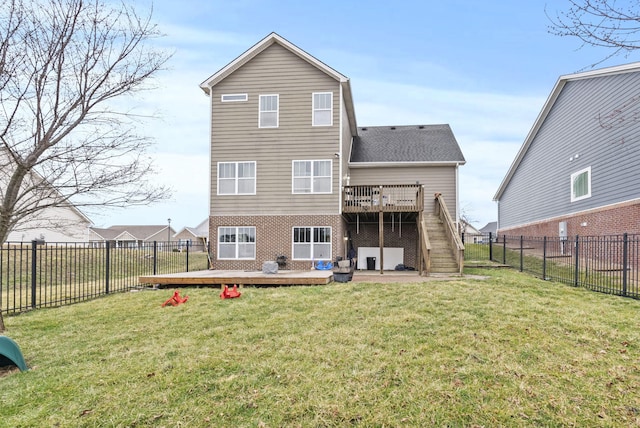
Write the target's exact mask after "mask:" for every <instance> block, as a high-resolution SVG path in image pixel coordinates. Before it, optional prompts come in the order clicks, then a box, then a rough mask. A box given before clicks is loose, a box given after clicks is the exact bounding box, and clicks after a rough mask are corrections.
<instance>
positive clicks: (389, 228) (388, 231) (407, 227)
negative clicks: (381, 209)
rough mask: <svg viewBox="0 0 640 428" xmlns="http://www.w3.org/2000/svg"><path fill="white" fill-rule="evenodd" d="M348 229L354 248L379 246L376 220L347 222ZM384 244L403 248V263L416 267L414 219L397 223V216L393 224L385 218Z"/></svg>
mask: <svg viewBox="0 0 640 428" xmlns="http://www.w3.org/2000/svg"><path fill="white" fill-rule="evenodd" d="M348 230H349V232H350V235H351V239H352V241H353V246H354V248H355V250H356V251H357V250H358V247H379V246H380V239H379V224H378V222H377V221H376V222H371V223H360V226H359V227H357V225H356V224H349V225H348ZM384 246H385V247H387V248H390V247H397V248H404V264H405V265H406V266H411V267H415V268H417V267H418V266H417V263H418V262H417V259H418V256H417V252H418V227H417V225H416V222H415V221H412V222H407V223H403V224H401V225H400V224H399V222H398V220H397V218H396V219H395V222H394V224H392V223H391V222H390V221H387V220H386V219H385V222H384Z"/></svg>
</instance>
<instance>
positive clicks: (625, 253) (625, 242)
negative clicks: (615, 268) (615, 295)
mask: <svg viewBox="0 0 640 428" xmlns="http://www.w3.org/2000/svg"><path fill="white" fill-rule="evenodd" d="M628 262H629V236H628V235H627V233H625V234H624V235H623V236H622V295H623V296H626V295H627V266H628Z"/></svg>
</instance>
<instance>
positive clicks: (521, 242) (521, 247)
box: [520, 235, 524, 272]
mask: <svg viewBox="0 0 640 428" xmlns="http://www.w3.org/2000/svg"><path fill="white" fill-rule="evenodd" d="M523 242H524V237H523V236H522V235H520V272H522V271H523V270H524V266H523V264H524V263H523V262H522V253H523V251H524V250H523V247H524V245H523Z"/></svg>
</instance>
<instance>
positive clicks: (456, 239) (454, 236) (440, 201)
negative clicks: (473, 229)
mask: <svg viewBox="0 0 640 428" xmlns="http://www.w3.org/2000/svg"><path fill="white" fill-rule="evenodd" d="M435 200H436V207H435V209H436V215H437V216H439V217H440V220H441V221H442V223H444V229H445V234H446V235H447V239H448V240H449V244H450V245H451V249H452V250H453V254H454V256H455V259H456V263H457V264H458V270H459V271H460V273H462V270H463V268H464V244H463V243H462V239H461V238H460V235H458V232H457V231H456V227H455V224H454V222H453V219H452V218H451V214H449V210H448V209H447V204H446V203H445V202H444V198H443V197H442V195H441V194H440V193H436V194H435Z"/></svg>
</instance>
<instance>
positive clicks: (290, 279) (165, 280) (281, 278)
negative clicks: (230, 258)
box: [138, 270, 333, 286]
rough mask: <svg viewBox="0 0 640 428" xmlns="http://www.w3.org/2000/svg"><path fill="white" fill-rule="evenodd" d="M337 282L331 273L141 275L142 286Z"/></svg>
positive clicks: (294, 271) (222, 272) (200, 272)
mask: <svg viewBox="0 0 640 428" xmlns="http://www.w3.org/2000/svg"><path fill="white" fill-rule="evenodd" d="M332 281H333V272H332V271H330V270H279V271H278V273H274V274H267V273H262V271H241V270H201V271H195V272H183V273H172V274H166V275H148V276H140V277H139V278H138V283H140V284H152V285H176V286H178V285H222V284H226V285H233V284H238V285H324V284H329V283H330V282H332Z"/></svg>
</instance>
